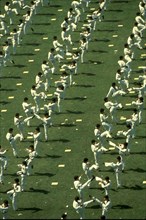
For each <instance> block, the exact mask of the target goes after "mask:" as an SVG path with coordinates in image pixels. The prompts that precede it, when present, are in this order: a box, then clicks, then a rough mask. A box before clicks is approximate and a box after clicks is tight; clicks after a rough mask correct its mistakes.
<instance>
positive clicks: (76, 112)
mask: <svg viewBox="0 0 146 220" xmlns="http://www.w3.org/2000/svg"><path fill="white" fill-rule="evenodd" d="M81 101H83V100H81ZM66 111H67V112H68V113H70V114H84V112H81V111H71V110H66Z"/></svg>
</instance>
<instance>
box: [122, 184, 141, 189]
mask: <svg viewBox="0 0 146 220" xmlns="http://www.w3.org/2000/svg"><path fill="white" fill-rule="evenodd" d="M121 189H131V190H143V189H144V188H142V187H141V186H139V185H135V186H131V187H130V186H123V187H122V188H121Z"/></svg>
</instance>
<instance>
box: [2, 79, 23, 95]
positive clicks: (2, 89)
mask: <svg viewBox="0 0 146 220" xmlns="http://www.w3.org/2000/svg"><path fill="white" fill-rule="evenodd" d="M0 79H22V77H21V76H2V77H0ZM2 90H3V89H0V91H2Z"/></svg>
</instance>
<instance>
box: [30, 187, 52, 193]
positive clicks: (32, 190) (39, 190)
mask: <svg viewBox="0 0 146 220" xmlns="http://www.w3.org/2000/svg"><path fill="white" fill-rule="evenodd" d="M29 189H30V190H28V192H34V193H36V192H38V193H43V194H48V193H50V192H49V191H48V190H44V189H34V188H33V187H31V188H29Z"/></svg>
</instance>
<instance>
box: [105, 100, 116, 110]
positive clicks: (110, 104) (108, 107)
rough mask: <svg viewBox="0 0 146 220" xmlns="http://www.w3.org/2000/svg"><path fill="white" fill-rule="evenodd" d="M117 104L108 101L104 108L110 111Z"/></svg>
mask: <svg viewBox="0 0 146 220" xmlns="http://www.w3.org/2000/svg"><path fill="white" fill-rule="evenodd" d="M115 105H116V103H113V102H111V101H108V102H105V103H104V106H105V107H106V108H107V109H110V108H111V107H113V106H115Z"/></svg>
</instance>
